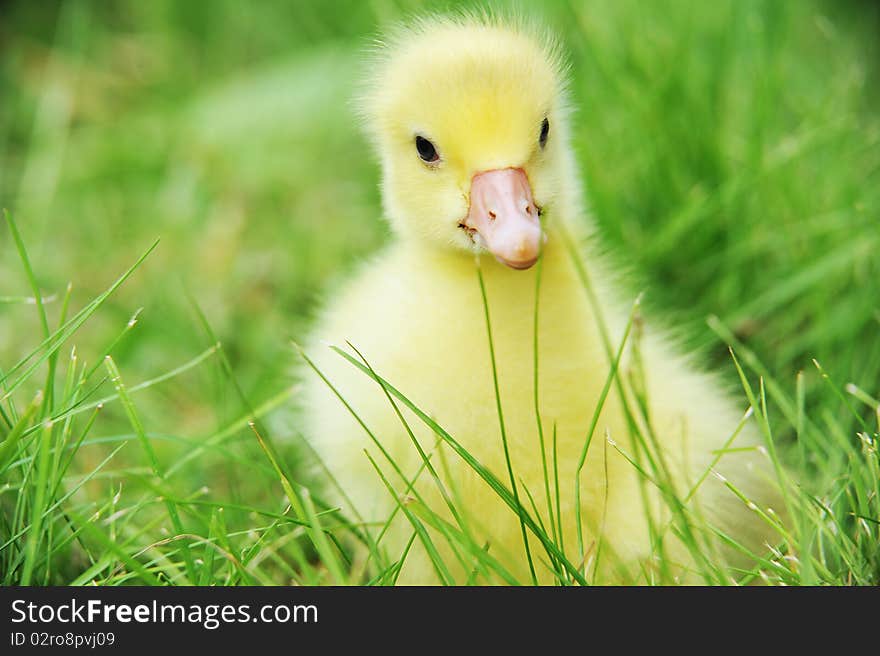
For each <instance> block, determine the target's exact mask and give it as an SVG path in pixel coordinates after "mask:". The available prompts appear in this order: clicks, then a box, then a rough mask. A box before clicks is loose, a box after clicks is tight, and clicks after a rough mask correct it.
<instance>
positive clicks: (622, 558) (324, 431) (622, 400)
mask: <svg viewBox="0 0 880 656" xmlns="http://www.w3.org/2000/svg"><path fill="white" fill-rule="evenodd" d="M557 53H558V51H557V49H556V47H555V46H554V45H553V43H552V41H551V40H550V39H548V38H546V37H544V36H542V35H541V34H540V33H539V32H537V31H536V30H535V29H532V28H530V27H527V26H523V25H509V24H504V23H502V22H499V21H496V20H489V19H475V18H440V19H429V20H423V21H421V22H417V23H415V24H414V25H412V26H411V27H409V28H408V29H406V30H405V31H402V32H401V33H400V34H399V35H398V36H397V38H396V39H394V40H393V42H392V43H391V44H390V45H388V46H386V47H385V48H384V55H383V56H382V57H381V58H380V60H379V61H377V62H376V69H377V70H376V74H375V76H374V77H372V78H371V79H370V80H369V81H368V84H367V91H366V93H365V96H364V100H363V109H364V115H365V117H366V125H367V128H368V132H369V134H370V136H371V137H372V139H373V140H374V142H375V145H376V148H377V149H378V152H379V154H380V157H381V164H382V169H383V181H382V191H383V199H384V207H385V213H386V216H387V218H388V220H389V221H390V223H391V225H392V228H393V231H394V233H395V239H394V240H393V242H392V243H391V244H389V245H388V246H387V247H386V248H385V249H384V250H383V251H382V252H381V253H379V254H378V255H376V256H375V257H374V258H373V259H372V260H371V261H369V262H368V263H366V264H365V265H364V266H363V267H362V268H361V270H360V271H359V273H358V274H357V275H356V276H354V277H353V278H352V279H351V280H349V281H348V283H347V284H346V285H345V286H344V287H343V288H342V289H341V290H339V291H338V292H337V293H336V295H335V297H334V298H333V299H331V301H330V302H329V303H328V304H327V306H326V308H325V309H324V311H323V313H322V314H321V316H320V320H319V321H318V322H317V325H316V327H315V328H314V332H313V339H312V340H311V342H310V343H309V344H308V346H307V348H306V354H307V355H308V356H309V357H310V358H311V360H312V361H313V362H314V365H315V366H316V368H317V369H318V370H320V372H321V373H322V374H323V375H324V376H325V377H326V379H327V381H329V382H330V383H331V384H332V385H333V387H335V390H336V392H338V395H337V394H336V392H334V391H333V390H332V389H331V388H330V386H328V384H327V381H325V380H322V379H321V378H320V377H319V376H317V375H309V376H307V380H306V384H305V396H304V406H305V414H306V431H305V432H306V435H307V436H308V438H309V439H310V440H311V442H312V444H313V445H314V447H315V449H316V451H317V453H318V454H319V456H320V457H321V459H322V460H323V462H324V463H325V465H326V466H327V468H328V469H329V471H330V473H331V474H332V475H333V477H334V478H335V479H336V480H337V482H338V483H339V485H340V486H341V487H342V488H343V489H344V490H345V493H346V494H345V496H346V499H345V500H341V501H340V503H341V504H342V505H343V507H344V508H345V510H346V511H347V512H349V513H351V514H352V515H353V516H357V517H359V518H361V519H362V520H363V521H364V522H365V523H366V525H368V526H374V527H376V530H375V533H376V534H379V533H380V532H381V535H382V539H381V543H380V547H381V548H382V549H384V550H385V551H386V553H387V554H388V556H389V558H390V559H391V561H392V562H393V561H395V560H397V559H400V558H401V557H402V556H403V555H404V554H405V560H404V562H403V564H402V568H401V571H400V578H399V579H398V581H399V582H401V583H409V584H412V583H415V584H425V583H427V584H431V583H438V582H441V581H444V582H454V583H465V582H467V581H470V582H477V583H496V582H504V581H507V582H511V581H513V580H517V581H522V582H528V581H530V580H531V581H537V582H540V583H551V582H554V581H556V580H558V579H559V578H565V579H566V580H569V581H572V580H574V581H581V582H584V581H600V582H636V583H646V582H649V581H651V580H655V579H653V578H652V577H654V575H655V573H656V572H657V571H660V570H661V569H662V567H663V566H666V567H669V568H671V571H674V572H675V574H674V576H675V577H676V578H677V579H679V580H697V581H699V580H704V579H700V577H699V575H698V574H694V573H695V572H698V573H699V572H705V570H706V567H707V565H706V563H705V562H703V561H701V557H699V556H695V555H694V553H693V549H690V548H688V547H687V546H685V545H686V544H688V543H689V542H691V543H692V542H693V541H694V540H697V541H701V544H702V543H706V544H708V543H709V542H711V536H709V535H708V532H707V531H702V532H699V535H697V536H696V537H693V536H692V537H691V538H689V539H684V538H681V537H680V536H681V534H682V531H685V532H686V531H689V530H693V531H697V530H698V529H695V528H693V526H695V525H696V524H694V525H693V526H691V528H685V529H682V526H684V524H689V523H690V522H691V520H692V519H693V518H695V517H698V516H704V517H706V518H707V521H709V522H710V523H711V524H712V525H714V526H717V527H718V528H720V530H721V531H723V532H724V533H725V534H726V535H729V536H732V537H733V538H734V539H735V540H736V541H738V542H740V543H742V544H743V545H745V546H746V547H747V548H748V549H751V550H754V552H755V553H764V552H765V546H764V544H765V541H767V540H768V539H770V537H769V535H770V532H769V530H768V529H767V522H766V521H765V520H763V519H761V517H759V513H758V512H757V511H756V508H759V509H760V510H761V512H766V509H767V506H768V504H776V503H777V497H776V493H775V491H774V490H773V488H772V486H771V485H770V483H769V480H770V478H771V476H770V475H769V472H770V466H769V463H768V459H767V458H766V457H765V456H764V455H763V454H762V453H760V449H758V448H753V449H748V448H743V447H756V446H757V444H758V438H757V436H756V434H755V433H754V430H753V428H752V427H750V426H746V427H745V429H743V430H741V431H740V432H739V434H737V435H736V438H735V440H733V441H732V442H731V443H732V445H733V447H736V448H735V449H731V450H730V452H729V453H719V450H723V449H724V447H725V443H727V442H729V441H730V438H731V436H733V435H735V434H736V432H737V427H738V426H739V424H740V423H741V419H742V416H743V410H744V408H742V407H740V408H737V407H736V406H735V405H734V404H733V403H732V402H731V401H730V400H728V399H727V398H726V397H725V396H724V394H723V393H721V392H720V391H719V388H718V386H717V384H716V383H715V382H714V381H713V380H712V378H711V377H709V376H707V375H705V374H702V373H699V372H698V371H697V370H696V369H695V368H694V367H693V366H692V365H691V364H690V363H689V362H688V361H687V360H686V359H685V358H683V357H682V356H680V355H678V354H676V353H675V352H674V350H673V349H672V348H671V347H670V346H669V345H668V344H667V342H666V341H665V340H664V339H663V338H662V337H661V336H658V335H657V334H655V333H653V332H651V330H650V329H649V328H645V327H641V326H639V330H638V331H636V332H639V333H640V336H639V337H638V338H637V337H636V336H634V335H632V334H630V337H629V341H628V342H626V345H627V346H626V348H625V349H624V350H623V351H622V352H623V355H622V357H621V359H620V362H619V367H618V368H617V374H618V375H617V377H616V378H614V377H611V376H610V372H611V371H612V368H613V367H614V362H615V359H616V351H617V349H618V347H619V346H620V345H621V343H624V334H625V333H626V332H627V326H628V325H631V324H630V323H628V317H629V314H630V313H629V307H630V303H631V300H632V299H628V298H626V297H623V296H622V295H621V294H620V293H619V292H618V291H617V290H616V289H615V287H614V285H613V283H612V280H611V277H610V275H609V274H608V272H606V270H605V268H604V265H603V263H602V262H601V261H600V256H599V255H597V254H596V253H595V252H591V251H590V250H589V246H583V245H582V243H583V241H584V240H583V237H584V236H585V224H586V223H587V219H586V218H585V213H584V211H583V209H582V206H581V189H580V185H579V175H578V172H577V170H576V165H575V162H574V155H573V152H572V149H571V147H570V145H569V128H568V122H567V109H566V100H565V93H564V79H563V70H562V69H563V66H562V64H561V59H560V57H559V56H558V54H557ZM570 244H576V249H577V250H575V251H573V250H572V249H570V248H568V245H570ZM574 252H578V253H580V254H579V255H577V256H576V257H577V258H579V260H576V259H575V256H573V255H572V253H574ZM539 260H540V263H539V264H538V265H537V266H536V263H537V262H538V261H539ZM478 269H479V272H480V275H481V276H482V281H483V284H484V287H485V295H486V299H487V300H486V303H485V304H484V301H483V296H482V293H481V287H480V278H479V277H478ZM584 272H585V273H586V275H587V277H588V279H589V281H590V286H589V288H590V289H592V290H593V296H592V297H591V295H590V294H589V293H587V292H586V291H585V289H587V287H585V283H584V279H583V276H582V274H583V273H584ZM537 277H540V280H536V278H537ZM538 283H539V284H538ZM536 290H537V291H536ZM536 294H537V295H538V298H537V303H536ZM536 308H537V319H536ZM487 310H488V316H489V321H490V323H491V338H492V347H493V349H494V351H493V352H491V353H490V343H489V332H488V329H487V316H486V311H487ZM536 331H537V335H536ZM630 332H632V331H630ZM326 342H330V343H331V344H336V345H340V346H342V347H343V348H345V349H346V350H348V352H349V353H353V351H352V350H351V349H350V348H349V347H348V346H346V343H350V345H351V346H353V347H355V348H356V349H357V351H358V352H359V353H360V354H362V356H363V358H364V359H365V361H366V362H368V363H369V366H370V367H371V368H372V369H373V370H374V371H375V372H376V374H378V376H381V377H382V378H383V379H384V380H385V381H387V382H388V383H389V384H390V385H391V386H393V387H394V388H395V389H396V390H399V392H400V393H402V394H403V395H404V396H405V397H406V398H407V399H409V400H410V401H411V402H412V403H413V404H415V406H417V407H418V408H419V409H420V410H421V411H422V412H423V413H424V414H425V415H427V416H428V417H430V418H431V419H432V420H434V421H435V422H436V423H437V424H439V426H441V427H442V428H443V429H444V430H445V431H446V432H447V433H448V434H449V435H451V436H452V437H453V438H454V439H455V440H456V441H457V442H458V443H459V444H460V445H461V447H462V448H463V449H465V450H466V451H467V452H469V453H470V454H471V455H472V456H473V457H474V458H476V460H477V461H478V462H479V463H481V464H482V465H483V466H484V467H485V468H486V469H488V470H489V471H490V472H492V474H493V475H494V476H495V477H496V478H497V480H499V481H501V482H502V483H503V484H504V485H505V487H507V489H508V490H510V491H511V494H513V495H515V497H516V499H518V501H519V503H520V504H521V505H522V507H523V508H524V510H523V511H520V512H517V511H515V510H512V509H511V507H510V503H509V499H508V501H504V500H503V499H502V498H501V497H500V496H499V495H498V494H497V493H496V491H495V490H493V489H492V488H491V487H490V485H489V484H488V483H487V482H486V481H485V480H484V478H483V477H482V476H481V475H479V474H478V473H477V472H476V471H475V470H474V468H473V467H472V466H471V465H469V464H467V463H466V462H465V461H464V460H463V459H462V458H461V457H460V455H459V454H458V453H456V452H455V451H453V450H452V449H451V448H449V446H448V445H447V443H446V441H444V440H443V439H441V438H439V437H438V435H437V434H436V433H435V432H434V431H433V430H432V429H431V428H430V427H429V426H428V424H427V423H426V422H425V421H424V420H423V419H420V418H419V417H417V416H416V414H414V413H413V412H411V411H410V410H409V409H407V408H406V407H405V405H404V403H403V402H401V401H400V400H399V399H395V398H394V396H393V395H391V394H390V393H386V390H385V389H383V387H382V386H381V385H380V384H378V383H377V382H376V380H374V379H373V378H371V377H370V376H369V375H367V374H365V373H364V372H363V371H362V370H359V369H358V368H357V367H356V366H354V365H353V364H352V363H351V362H347V361H346V360H345V359H344V358H342V357H340V355H339V354H338V353H335V352H333V351H332V350H331V349H329V348H327V347H326V344H325V343H326ZM535 344H536V345H537V349H536V350H537V353H535V348H534V345H535ZM636 346H637V347H638V348H637V354H636V353H634V347H636ZM493 354H494V364H495V367H496V370H495V375H497V396H496V384H495V377H494V376H493V357H492V355H493ZM355 357H356V358H357V359H360V356H359V355H358V356H355ZM637 372H641V373H640V374H639V375H640V376H641V377H640V378H639V380H640V381H641V382H640V383H639V384H638V385H636V386H633V385H631V384H630V382H629V381H630V380H631V379H632V376H633V375H635V374H636V373H637ZM609 380H610V381H611V382H610V383H609V382H608V381H609ZM536 381H537V390H536V389H535V387H536V384H535V383H536ZM636 388H638V389H639V390H640V392H639V393H638V394H637V393H636V392H634V391H633V390H634V389H636ZM389 396H390V397H391V399H394V400H395V403H396V406H397V408H395V405H393V404H392V402H391V400H390V399H389ZM340 397H341V398H342V399H344V400H345V403H346V404H347V405H348V408H347V407H346V405H345V404H343V403H342V402H341V401H340ZM639 399H644V403H641V404H640V402H639ZM597 408H601V412H598V411H597ZM398 409H399V410H400V412H401V416H398V414H397V410H398ZM355 415H356V416H355ZM594 415H596V416H594ZM401 417H402V418H403V419H404V420H405V422H406V423H404V422H403V421H402V420H401ZM361 422H362V423H361ZM591 425H592V426H594V427H593V429H592V430H591ZM364 426H365V427H366V428H367V429H369V431H370V433H372V435H373V437H370V435H369V434H368V433H367V431H366V430H365V429H364ZM502 426H503V428H502ZM633 426H635V428H633ZM739 428H742V426H739ZM410 430H411V431H412V433H413V436H411V435H410V433H409V431H410ZM502 431H503V432H502ZM637 434H641V435H642V436H643V439H641V440H640V439H638V438H637V437H636V435H637ZM591 436H595V439H592V437H591ZM644 436H647V437H644ZM374 438H375V439H374ZM414 438H415V439H416V440H418V443H419V447H420V448H421V450H422V451H423V453H424V457H423V455H421V454H420V453H419V448H416V445H415V444H414ZM588 441H589V442H590V445H589V448H588V449H586V457H585V459H584V460H583V463H581V460H582V456H583V454H584V452H585V444H586V443H587V442H588ZM365 452H366V453H365ZM367 454H369V455H370V456H371V457H372V459H373V461H374V462H375V465H374V464H373V463H371V462H370V460H369V459H368V457H367ZM425 457H426V458H427V461H428V463H429V465H430V467H429V466H428V465H426V464H425ZM389 459H390V460H393V461H394V465H392V464H391V462H390V461H389ZM651 463H653V465H652V464H651ZM658 463H659V464H658ZM637 465H638V467H637ZM375 467H379V468H380V469H381V470H382V472H383V475H384V476H385V478H386V479H387V485H386V483H385V482H383V480H382V478H381V477H380V476H379V475H378V474H377V471H376V469H375ZM579 469H580V471H579ZM638 469H641V470H642V471H643V472H644V474H640V473H639V471H638ZM710 470H711V473H712V474H714V475H709V472H710ZM511 472H512V476H511ZM663 472H665V474H664V473H663ZM401 474H402V476H401ZM664 476H665V477H664ZM404 478H405V479H406V480H404ZM658 479H661V480H658ZM412 480H415V481H416V482H415V484H414V485H413V486H412V487H410V486H409V484H408V481H412ZM557 481H558V485H557V483H556V482H557ZM388 485H390V486H391V487H392V488H393V494H392V493H391V492H390V491H389V489H388V487H387V486H388ZM731 486H734V487H736V488H737V490H739V491H741V493H742V494H744V495H745V497H747V498H748V499H749V500H750V501H752V502H754V505H752V504H750V503H746V502H744V501H743V500H742V499H741V498H740V497H739V496H737V495H736V494H734V493H733V492H732V491H731V489H730V487H731ZM576 487H577V491H575V488H576ZM660 488H664V489H666V490H669V489H674V490H675V491H676V493H677V495H678V497H679V498H680V499H682V500H683V502H684V504H683V509H679V510H678V511H675V512H672V511H670V509H669V508H670V507H674V505H675V504H674V503H669V502H668V498H666V500H664V496H663V494H661V492H660V491H659V490H660ZM398 504H401V505H402V506H403V509H399V508H398ZM450 506H452V508H454V510H450ZM426 507H427V509H429V510H426ZM776 509H777V510H780V508H779V507H778V505H777V506H776ZM395 512H396V515H395V518H394V520H393V522H391V524H390V526H389V528H388V529H387V530H384V531H380V529H381V527H382V526H383V525H385V524H386V522H388V519H389V517H391V515H392V513H395ZM524 513H528V514H529V517H530V518H531V521H532V524H531V525H529V523H528V522H527V521H526V520H524V519H522V520H521V515H523V514H524ZM770 517H771V518H772V517H773V515H772V513H771V515H770ZM419 518H421V519H419ZM682 518H687V519H685V520H683V519H682ZM682 521H684V524H683V523H682ZM438 522H439V523H438ZM443 522H446V523H445V524H444V523H443ZM689 525H690V524H689ZM415 526H419V527H421V529H422V530H420V531H416V530H415V528H414V527H415ZM535 526H538V527H543V530H544V531H545V532H546V534H547V535H549V536H550V537H551V540H550V541H551V542H552V543H553V545H555V547H551V548H548V547H547V545H546V544H544V543H542V541H541V540H539V539H538V538H537V537H536V533H535V530H534V527H535ZM444 527H446V528H444ZM453 534H455V535H462V534H463V535H466V536H467V537H466V538H460V537H458V538H456V537H455V536H454V535H453ZM413 536H415V537H413ZM375 537H377V535H374V538H375ZM525 540H527V541H528V555H527V554H526V544H525ZM410 543H411V544H410ZM408 545H409V548H408ZM554 549H555V550H554ZM659 556H662V558H663V559H664V560H663V562H662V563H661V564H660V565H658V560H659V558H658V557H659ZM438 558H439V559H440V560H441V561H442V566H439V567H438V565H437V561H438ZM563 560H565V561H566V562H567V563H568V565H567V566H565V565H562V564H560V563H561V562H562V561H563ZM667 571H668V570H667ZM498 572H504V574H500V575H499V573H498ZM573 572H574V573H573Z"/></svg>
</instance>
